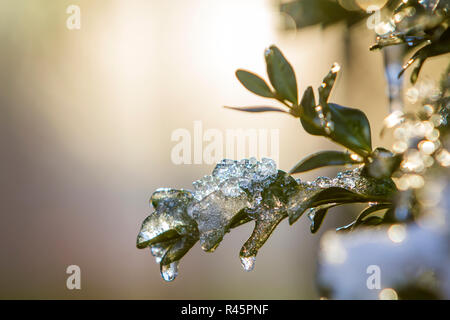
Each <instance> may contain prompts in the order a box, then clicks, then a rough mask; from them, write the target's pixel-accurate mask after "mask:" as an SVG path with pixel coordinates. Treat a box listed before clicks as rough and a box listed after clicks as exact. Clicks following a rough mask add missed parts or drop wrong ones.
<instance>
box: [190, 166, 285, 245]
mask: <svg viewBox="0 0 450 320" xmlns="http://www.w3.org/2000/svg"><path fill="white" fill-rule="evenodd" d="M276 174H277V168H276V164H275V162H274V161H273V160H271V159H267V158H263V159H262V160H261V161H257V160H256V158H250V159H243V160H241V161H236V160H230V159H224V160H222V161H221V162H219V163H218V164H217V165H216V167H215V168H214V170H213V172H212V175H208V176H205V177H203V178H202V179H200V180H197V181H195V182H194V183H193V186H194V192H193V195H194V198H195V200H197V201H195V202H193V203H192V205H191V206H190V207H189V209H188V212H189V214H190V216H191V217H192V218H193V219H195V221H197V223H198V227H199V232H200V243H201V246H202V249H203V250H205V251H214V249H215V248H216V247H217V246H218V244H219V243H220V241H221V240H222V238H223V236H224V235H225V233H226V232H227V231H228V230H229V228H230V226H231V223H232V222H233V220H234V218H235V217H236V216H237V215H238V214H239V212H240V211H241V210H243V209H245V208H247V207H250V206H252V204H253V202H254V198H255V197H256V198H257V197H258V195H257V194H256V189H258V188H259V189H261V187H260V185H261V184H264V183H267V182H268V181H271V179H272V178H273V177H274V176H276ZM259 189H258V190H259ZM246 190H247V191H248V192H246Z"/></svg>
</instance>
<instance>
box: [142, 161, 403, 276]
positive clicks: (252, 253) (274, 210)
mask: <svg viewBox="0 0 450 320" xmlns="http://www.w3.org/2000/svg"><path fill="white" fill-rule="evenodd" d="M391 183H392V181H391V180H389V181H388V180H386V181H385V180H375V179H373V178H368V177H366V176H365V175H364V173H363V170H362V169H361V168H357V169H355V170H349V171H344V172H341V173H339V174H338V175H337V176H336V177H335V178H333V179H331V178H328V177H319V178H317V179H316V180H315V181H313V182H302V181H301V180H295V179H294V178H292V177H291V176H290V175H289V174H287V173H286V172H284V171H281V170H278V169H277V167H276V164H275V162H274V161H273V160H271V159H267V158H263V159H262V160H261V161H258V160H256V159H255V158H250V159H243V160H240V161H236V160H228V159H224V160H222V161H221V162H219V163H218V164H217V165H216V167H215V168H214V170H213V172H212V174H211V175H206V176H204V177H203V178H202V179H200V180H197V181H195V182H194V183H193V187H194V190H193V191H188V190H176V189H169V188H161V189H158V190H156V191H155V193H154V194H153V195H152V197H151V204H152V205H153V207H154V208H155V211H154V212H153V213H151V214H150V215H149V216H148V217H147V218H146V219H145V220H144V222H143V224H142V227H141V231H140V232H139V235H138V239H137V247H138V248H145V247H147V246H149V247H150V251H151V254H152V255H153V256H154V257H155V260H156V262H157V263H159V264H160V267H161V275H162V277H163V279H164V280H166V281H172V280H174V279H175V277H176V276H177V274H178V263H179V260H180V259H181V258H182V257H183V256H184V255H185V254H186V253H187V251H188V250H189V249H190V248H191V247H193V246H194V245H195V243H196V242H197V241H199V240H200V244H201V247H202V249H203V250H205V251H207V252H212V251H214V250H215V249H216V248H217V246H218V245H219V244H220V242H221V241H222V239H223V237H224V235H225V234H226V233H227V232H229V231H230V229H231V228H234V227H236V226H238V225H240V224H242V223H245V222H249V221H251V220H253V221H255V226H254V230H253V232H252V234H251V236H250V237H249V239H248V240H247V241H246V242H245V243H244V245H243V246H242V248H241V250H240V253H239V256H240V259H241V265H242V267H243V268H244V270H246V271H251V270H252V269H253V268H254V265H255V260H256V255H257V254H258V250H259V249H260V248H261V247H262V246H263V245H264V243H265V242H266V241H267V239H268V238H269V237H270V235H271V234H272V232H273V231H274V230H275V228H276V227H277V225H278V224H279V223H280V222H281V221H282V220H283V219H285V218H286V217H288V216H289V221H290V223H293V222H295V220H296V219H298V217H299V216H300V215H301V214H302V213H303V212H304V211H306V210H307V209H308V208H312V209H310V212H309V218H310V219H311V231H312V232H316V231H317V229H318V228H319V227H320V224H321V223H322V220H323V218H324V217H325V214H326V212H327V210H328V209H329V208H331V207H333V206H334V205H336V203H335V201H334V197H337V200H339V201H340V202H342V201H344V202H345V200H346V197H347V198H348V197H349V194H351V195H352V199H353V198H354V197H355V196H357V197H360V198H361V199H364V201H367V200H368V196H370V197H371V198H370V200H371V201H375V202H376V201H377V200H378V198H377V196H378V195H380V196H382V195H384V194H385V193H387V192H389V190H391V189H392V188H395V186H393V184H392V185H391ZM330 192H331V193H330ZM339 201H338V202H339Z"/></svg>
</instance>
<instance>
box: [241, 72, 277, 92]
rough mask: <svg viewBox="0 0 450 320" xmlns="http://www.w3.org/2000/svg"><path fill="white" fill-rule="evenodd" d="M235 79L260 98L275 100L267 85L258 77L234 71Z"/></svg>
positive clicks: (249, 73) (250, 73)
mask: <svg viewBox="0 0 450 320" xmlns="http://www.w3.org/2000/svg"><path fill="white" fill-rule="evenodd" d="M236 77H237V78H238V80H239V81H240V82H241V83H242V85H243V86H244V87H246V88H247V89H248V90H249V91H251V92H253V93H254V94H257V95H259V96H262V97H266V98H275V95H274V93H273V92H272V90H271V89H270V88H269V86H268V85H267V83H266V82H265V81H264V80H263V79H262V78H260V77H259V76H258V75H256V74H254V73H252V72H249V71H246V70H242V69H239V70H237V71H236Z"/></svg>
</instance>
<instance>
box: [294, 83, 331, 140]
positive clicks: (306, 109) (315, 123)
mask: <svg viewBox="0 0 450 320" xmlns="http://www.w3.org/2000/svg"><path fill="white" fill-rule="evenodd" d="M300 106H301V113H300V122H301V123H302V126H303V129H305V131H306V132H308V133H309V134H312V135H315V136H321V135H324V133H325V131H324V130H323V128H322V127H321V125H320V121H319V118H318V117H317V113H316V111H315V108H316V99H315V97H314V91H313V89H312V87H311V86H309V87H308V88H306V90H305V92H304V93H303V97H302V101H301V102H300Z"/></svg>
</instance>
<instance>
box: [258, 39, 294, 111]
mask: <svg viewBox="0 0 450 320" xmlns="http://www.w3.org/2000/svg"><path fill="white" fill-rule="evenodd" d="M264 56H265V59H266V64H267V74H268V75H269V79H270V83H272V86H273V87H274V88H275V91H276V93H277V95H278V96H279V98H281V99H284V100H287V101H290V102H292V103H293V104H294V105H297V104H298V93H297V80H296V79H295V73H294V70H293V69H292V66H291V65H290V63H289V62H288V61H287V60H286V58H285V57H284V56H283V54H282V53H281V51H280V49H278V48H277V47H276V46H274V45H272V46H270V47H269V48H268V49H266V51H265V53H264Z"/></svg>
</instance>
